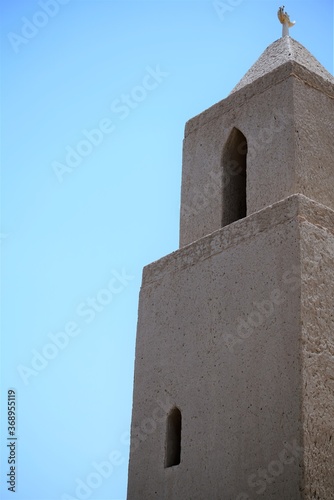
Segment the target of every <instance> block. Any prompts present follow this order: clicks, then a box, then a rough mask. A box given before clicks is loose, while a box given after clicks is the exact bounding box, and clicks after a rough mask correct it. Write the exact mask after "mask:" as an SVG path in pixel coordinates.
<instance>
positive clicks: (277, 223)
mask: <svg viewBox="0 0 334 500" xmlns="http://www.w3.org/2000/svg"><path fill="white" fill-rule="evenodd" d="M333 119H334V79H333V77H332V76H331V75H330V74H329V73H328V72H327V71H326V70H325V69H324V68H323V67H322V66H321V65H320V63H319V62H318V61H317V60H316V59H315V58H314V57H313V56H312V55H311V54H310V53H309V52H308V51H307V50H306V49H305V48H304V47H303V46H302V45H300V44H299V43H298V42H296V41H295V40H293V39H292V38H290V37H289V36H285V37H284V38H281V39H279V40H278V41H276V42H274V43H273V44H272V45H270V46H269V47H268V48H267V49H266V50H265V52H264V53H263V54H262V56H261V57H260V58H259V59H258V61H257V62H256V63H255V64H254V66H253V67H252V68H251V69H250V70H249V71H248V73H247V74H246V75H245V77H244V78H243V79H242V80H241V81H240V83H239V84H238V85H237V86H236V87H235V88H234V89H233V91H232V92H231V94H230V95H229V96H228V97H227V98H226V99H224V100H222V101H221V102H219V103H217V104H215V105H214V106H212V107H211V108H209V109H207V110H206V111H204V112H203V113H201V114H200V115H198V116H196V117H194V118H193V119H191V120H190V121H189V122H188V123H187V124H186V129H185V139H184V148H183V172H182V194H181V224H180V226H181V230H180V249H179V250H177V251H176V252H174V253H172V254H170V255H167V256H166V257H164V258H162V259H160V260H159V261H157V262H154V263H153V264H150V265H149V266H147V267H145V269H144V272H143V282H142V288H141V293H140V302H139V319H138V332H137V345H136V362H135V380H134V396H133V414H132V429H131V451H130V465H129V484H128V500H153V499H154V500H181V499H182V500H246V499H254V498H264V499H266V500H268V499H270V500H274V499H275V500H297V499H298V500H299V499H321V500H329V499H332V498H334V474H333V470H334V211H333V210H334V124H333ZM258 495H259V496H258Z"/></svg>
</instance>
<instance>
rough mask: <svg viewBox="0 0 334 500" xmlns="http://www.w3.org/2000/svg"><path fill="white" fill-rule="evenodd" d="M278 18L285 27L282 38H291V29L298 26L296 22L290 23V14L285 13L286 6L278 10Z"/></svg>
mask: <svg viewBox="0 0 334 500" xmlns="http://www.w3.org/2000/svg"><path fill="white" fill-rule="evenodd" d="M277 16H278V19H279V20H280V22H281V24H282V25H283V28H282V37H284V36H289V28H292V26H294V25H295V24H296V21H290V17H289V14H288V13H287V12H286V11H284V5H283V7H280V8H279V9H278V12H277Z"/></svg>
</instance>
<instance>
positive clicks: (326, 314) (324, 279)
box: [301, 220, 334, 500]
mask: <svg viewBox="0 0 334 500" xmlns="http://www.w3.org/2000/svg"><path fill="white" fill-rule="evenodd" d="M301 263H302V266H301V298H302V301H301V320H302V345H301V347H302V368H303V371H302V376H303V384H302V391H303V392H302V411H303V416H302V421H303V436H304V437H303V440H304V443H303V446H304V450H305V452H304V466H305V497H303V498H306V499H308V500H311V499H314V498H318V499H327V498H332V496H333V494H334V474H333V470H334V231H333V228H332V227H329V226H327V225H325V224H323V223H319V224H316V225H314V224H311V223H310V222H309V221H307V220H305V221H303V223H302V225H301Z"/></svg>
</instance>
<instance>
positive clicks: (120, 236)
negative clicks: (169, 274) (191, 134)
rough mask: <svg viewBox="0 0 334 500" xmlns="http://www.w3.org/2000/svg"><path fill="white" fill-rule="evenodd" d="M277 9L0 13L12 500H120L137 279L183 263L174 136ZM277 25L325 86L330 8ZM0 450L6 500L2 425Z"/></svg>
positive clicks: (293, 4) (117, 4)
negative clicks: (167, 261)
mask: <svg viewBox="0 0 334 500" xmlns="http://www.w3.org/2000/svg"><path fill="white" fill-rule="evenodd" d="M279 6H280V4H279V3H278V2H277V1H271V0H262V1H257V0H221V1H220V2H218V1H216V2H214V1H211V0H210V1H207V0H199V1H193V0H168V1H164V0H152V1H141V0H137V1H133V2H130V1H128V0H119V1H117V0H109V1H108V0H15V1H13V0H2V2H1V11H2V12H1V75H2V83H1V165H2V175H1V226H0V232H1V241H0V243H1V258H2V268H1V278H2V303H1V321H2V323H1V347H2V349H1V356H2V357H1V367H2V368H1V369H2V372H1V415H2V416H3V417H5V415H6V412H7V391H8V389H13V390H15V392H16V411H17V421H16V423H17V430H16V436H17V438H18V439H17V441H16V445H15V447H16V448H15V452H16V458H17V463H16V471H15V473H16V490H17V492H16V495H15V499H16V500H51V499H52V500H53V499H59V500H60V499H62V500H68V499H88V498H90V499H92V500H93V499H95V500H97V499H98V500H125V498H126V485H127V466H128V452H129V446H128V432H129V428H130V419H131V405H132V387H133V367H134V348H135V334H136V321H137V307H138V294H139V287H140V282H141V273H142V268H143V266H144V265H146V264H148V263H150V262H152V261H154V260H157V259H159V258H160V257H162V256H164V255H166V254H168V253H170V252H171V251H173V250H175V249H177V248H178V230H179V206H180V185H181V162H182V139H183V133H184V125H185V122H186V121H187V120H188V119H189V118H191V117H193V116H194V115H196V114H198V113H200V112H201V111H203V110H204V109H206V108H208V107H209V106H211V105H212V104H214V103H216V102H218V101H219V100H221V99H223V98H224V97H226V96H227V95H228V93H229V92H230V91H231V90H232V88H233V87H234V86H235V84H236V83H237V82H238V81H239V80H240V79H241V78H242V76H243V75H244V74H245V73H246V71H247V70H248V69H249V68H250V66H251V65H252V64H253V63H254V62H255V61H256V59H257V58H258V57H259V56H260V55H261V54H262V52H263V51H264V50H265V49H266V47H267V46H268V45H269V44H271V43H272V42H274V41H275V40H276V39H277V38H279V37H280V36H281V25H280V24H279V22H278V19H277V16H276V12H277V9H278V7H279ZM286 9H287V11H288V13H289V14H290V17H291V19H292V20H296V21H297V24H296V26H295V27H294V28H293V29H292V30H291V36H293V37H294V38H295V39H297V40H298V41H299V42H300V43H302V44H303V45H305V47H306V48H307V49H308V50H310V52H312V53H313V55H314V56H315V57H316V58H318V60H319V61H320V62H321V63H322V64H323V65H324V66H325V67H326V68H327V69H328V70H329V71H330V72H333V1H332V0H320V1H319V2H314V1H308V0H299V1H297V0H290V1H289V3H288V5H286ZM152 376H154V374H153V375H152ZM1 432H2V441H1V464H2V467H1V481H0V483H1V486H0V496H1V498H3V499H7V498H8V499H9V498H11V499H12V498H14V496H13V493H12V492H10V491H8V490H7V487H8V486H9V485H8V484H7V485H6V484H5V481H6V480H7V479H8V478H7V476H6V474H7V473H8V472H9V464H8V454H9V452H10V448H8V447H6V442H8V440H7V436H8V431H7V422H6V420H5V419H4V418H3V419H2V423H1ZM6 440H7V441H6ZM102 463H104V466H103V465H101V464H102ZM106 463H107V464H108V465H106ZM103 476H104V477H103ZM138 500H140V499H138Z"/></svg>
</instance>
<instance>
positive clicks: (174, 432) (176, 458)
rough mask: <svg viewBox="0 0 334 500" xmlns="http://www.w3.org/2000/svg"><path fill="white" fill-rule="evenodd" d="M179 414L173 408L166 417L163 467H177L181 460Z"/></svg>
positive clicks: (180, 419) (178, 411) (176, 409)
mask: <svg viewBox="0 0 334 500" xmlns="http://www.w3.org/2000/svg"><path fill="white" fill-rule="evenodd" d="M181 421H182V417H181V412H180V410H179V409H178V408H176V407H175V408H173V409H172V411H171V412H170V413H169V415H168V417H167V432H166V457H165V467H172V466H173V465H179V463H180V459H181Z"/></svg>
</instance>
